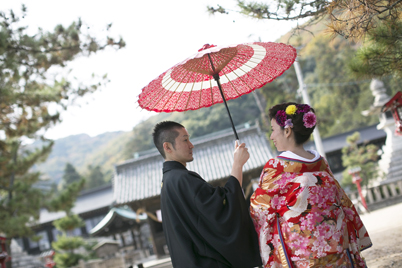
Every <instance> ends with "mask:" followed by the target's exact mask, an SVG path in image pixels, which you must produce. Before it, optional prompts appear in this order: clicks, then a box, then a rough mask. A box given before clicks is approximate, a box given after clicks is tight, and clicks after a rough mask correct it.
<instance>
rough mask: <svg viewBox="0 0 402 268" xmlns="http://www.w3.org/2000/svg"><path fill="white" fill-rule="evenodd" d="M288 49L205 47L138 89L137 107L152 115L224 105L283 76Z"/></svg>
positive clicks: (290, 54) (289, 54) (290, 52)
mask: <svg viewBox="0 0 402 268" xmlns="http://www.w3.org/2000/svg"><path fill="white" fill-rule="evenodd" d="M296 55H297V54H296V49H294V48H293V47H292V46H289V45H285V44H281V43H272V42H267V43H265V42H254V43H248V44H240V45H233V46H228V47H218V46H214V45H209V44H206V45H204V46H203V47H202V48H201V49H200V50H199V51H198V53H197V54H195V55H194V56H193V57H191V58H188V59H186V60H185V61H183V62H181V63H179V64H177V65H175V66H173V67H172V68H170V69H169V70H167V71H166V72H164V73H163V74H161V75H160V76H159V77H158V78H156V79H155V80H153V81H152V82H151V83H149V84H148V85H147V86H146V87H144V88H143V89H142V92H141V94H140V95H139V99H138V103H139V105H140V107H142V108H144V109H146V110H149V111H155V112H167V113H169V112H174V111H178V112H183V111H188V110H197V109H200V108H204V107H209V106H211V105H214V104H216V103H222V102H224V103H225V106H226V110H227V111H228V114H229V119H230V121H231V124H232V128H233V131H234V133H235V136H236V139H239V138H238V136H237V133H236V129H235V127H234V124H233V120H232V117H231V115H230V112H229V109H228V107H227V104H226V100H231V99H235V98H237V97H240V96H242V95H244V94H248V93H250V92H252V91H253V90H255V89H257V88H260V87H262V86H264V85H265V84H267V83H269V82H271V81H272V80H274V79H275V78H276V77H279V76H280V75H282V74H283V73H284V72H285V71H286V70H287V69H289V67H290V66H291V65H292V64H293V62H294V61H295V59H296Z"/></svg>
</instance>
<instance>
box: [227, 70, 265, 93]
mask: <svg viewBox="0 0 402 268" xmlns="http://www.w3.org/2000/svg"><path fill="white" fill-rule="evenodd" d="M228 68H229V69H230V70H231V71H232V73H234V74H235V75H236V76H237V78H239V79H240V81H242V82H243V84H245V85H246V86H247V87H248V88H249V89H250V91H253V89H252V88H251V87H250V86H249V85H248V84H247V83H246V82H245V81H244V80H243V79H242V78H241V76H239V75H238V74H237V73H236V70H232V69H231V68H230V67H229V66H228ZM240 70H241V69H240ZM243 72H244V71H243ZM225 76H226V75H225ZM250 77H251V78H253V79H255V78H254V77H253V76H251V75H250ZM256 80H257V79H256ZM257 81H258V80H257ZM258 82H260V81H258ZM230 84H231V85H232V86H233V83H232V81H230ZM233 88H235V87H234V86H233ZM235 90H236V88H235ZM236 92H237V90H236ZM237 94H239V92H237ZM239 95H240V94H239Z"/></svg>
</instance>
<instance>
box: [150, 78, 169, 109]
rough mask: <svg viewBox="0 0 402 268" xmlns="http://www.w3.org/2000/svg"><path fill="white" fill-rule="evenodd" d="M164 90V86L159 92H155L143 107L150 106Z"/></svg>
mask: <svg viewBox="0 0 402 268" xmlns="http://www.w3.org/2000/svg"><path fill="white" fill-rule="evenodd" d="M172 81H173V80H169V82H168V85H169V84H170V82H172ZM163 90H164V87H163V86H162V87H161V88H160V89H159V91H158V92H157V94H153V96H152V98H151V99H150V100H149V101H148V102H147V103H145V104H144V106H143V107H148V104H150V103H151V102H152V101H153V100H154V99H155V98H156V97H157V96H158V95H159V93H161V92H162V91H163Z"/></svg>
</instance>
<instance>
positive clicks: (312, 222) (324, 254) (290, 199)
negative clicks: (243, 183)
mask: <svg viewBox="0 0 402 268" xmlns="http://www.w3.org/2000/svg"><path fill="white" fill-rule="evenodd" d="M250 201H251V208H250V212H251V216H252V218H253V221H254V226H255V229H256V231H257V234H258V236H259V245H260V253H261V257H262V260H263V265H264V267H297V268H299V267H303V268H304V267H306V268H307V267H362V268H364V267H365V263H364V260H363V259H362V257H361V256H360V251H361V250H363V249H365V248H367V247H369V246H371V241H370V238H369V236H368V234H367V231H366V229H365V228H364V225H363V223H362V221H361V220H360V217H359V215H358V213H357V211H356V210H355V208H354V206H353V204H352V202H351V201H350V199H349V198H348V197H347V196H346V194H345V193H344V191H343V190H342V188H341V187H340V185H339V184H338V182H337V181H336V180H335V179H334V177H333V174H332V172H331V171H330V169H329V167H328V164H327V162H326V161H325V159H323V158H320V159H319V160H317V161H316V162H313V163H306V162H300V161H295V160H291V159H284V158H281V157H277V158H275V159H270V160H269V161H268V163H267V164H266V165H265V166H264V169H263V171H262V174H261V177H260V182H259V187H258V188H257V189H256V191H255V192H254V194H253V195H252V197H251V199H250ZM281 236H282V242H281ZM286 256H287V258H286Z"/></svg>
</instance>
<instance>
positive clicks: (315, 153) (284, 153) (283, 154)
mask: <svg viewBox="0 0 402 268" xmlns="http://www.w3.org/2000/svg"><path fill="white" fill-rule="evenodd" d="M306 151H307V152H309V153H312V154H313V155H314V158H313V159H307V158H304V157H301V156H300V155H297V154H295V153H292V152H290V151H285V152H283V153H281V154H280V155H279V156H282V157H286V158H292V159H295V160H300V161H303V162H315V161H317V160H318V159H319V158H320V157H321V156H320V154H319V153H318V152H317V151H314V150H306Z"/></svg>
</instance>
